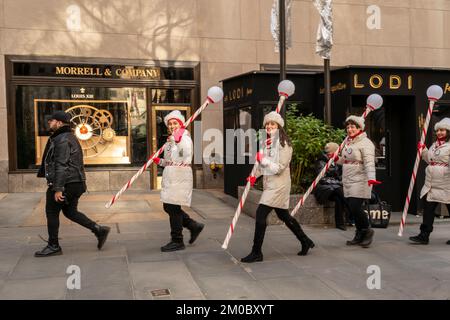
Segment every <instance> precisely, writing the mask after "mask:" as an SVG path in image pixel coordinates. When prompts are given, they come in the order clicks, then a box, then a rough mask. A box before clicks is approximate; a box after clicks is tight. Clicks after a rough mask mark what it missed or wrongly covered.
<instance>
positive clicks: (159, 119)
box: [151, 106, 191, 189]
mask: <svg viewBox="0 0 450 320" xmlns="http://www.w3.org/2000/svg"><path fill="white" fill-rule="evenodd" d="M173 110H180V112H181V113H182V114H183V116H184V117H185V119H186V120H187V119H188V118H189V117H190V116H191V108H190V107H188V106H154V107H153V108H152V152H156V151H158V150H159V148H161V147H162V146H163V145H164V143H166V141H167V138H168V137H169V134H168V132H167V128H166V125H165V124H164V117H165V116H167V115H168V114H169V113H170V112H172V111H173ZM188 129H190V127H189V128H188ZM162 156H163V154H161V157H162ZM163 169H164V168H162V167H159V166H156V165H153V166H152V169H151V174H152V189H161V179H162V172H163Z"/></svg>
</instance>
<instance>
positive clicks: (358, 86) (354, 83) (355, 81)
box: [353, 74, 364, 89]
mask: <svg viewBox="0 0 450 320" xmlns="http://www.w3.org/2000/svg"><path fill="white" fill-rule="evenodd" d="M353 86H354V87H355V88H356V89H362V88H364V85H363V84H362V83H358V74H355V75H354V76H353Z"/></svg>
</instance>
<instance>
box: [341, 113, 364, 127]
mask: <svg viewBox="0 0 450 320" xmlns="http://www.w3.org/2000/svg"><path fill="white" fill-rule="evenodd" d="M350 120H351V121H353V122H355V123H357V124H358V126H359V127H360V129H361V130H364V127H365V125H364V122H365V121H364V118H363V117H358V116H353V115H352V116H349V117H348V118H347V119H345V122H347V121H350Z"/></svg>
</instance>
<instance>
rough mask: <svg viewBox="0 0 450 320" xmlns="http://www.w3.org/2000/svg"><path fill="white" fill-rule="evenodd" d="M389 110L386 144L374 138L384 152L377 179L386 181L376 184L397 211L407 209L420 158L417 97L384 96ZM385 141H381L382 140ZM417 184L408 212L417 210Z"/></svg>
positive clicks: (385, 109)
mask: <svg viewBox="0 0 450 320" xmlns="http://www.w3.org/2000/svg"><path fill="white" fill-rule="evenodd" d="M383 99H384V103H383V108H384V113H385V134H384V141H385V144H384V145H383V144H382V143H381V144H380V143H379V142H378V141H374V143H375V144H376V143H377V142H378V145H377V147H378V148H379V149H380V150H381V154H383V149H384V154H385V158H384V162H385V163H384V165H385V168H384V169H382V168H379V169H378V170H377V179H378V180H380V181H382V182H383V184H382V185H380V186H377V187H376V191H377V192H378V194H379V195H380V197H381V198H382V199H384V200H386V201H388V202H389V204H390V205H391V206H392V210H393V211H403V207H404V205H405V199H406V195H407V192H408V187H409V182H410V179H411V174H412V169H413V166H414V161H415V159H416V151H417V149H416V146H417V141H416V140H417V139H416V125H417V124H416V114H415V105H414V97H411V96H385V97H383ZM380 142H381V141H380ZM421 187H422V186H419V185H416V186H415V188H414V191H413V194H412V196H411V200H412V201H411V203H410V206H409V210H408V212H410V213H416V212H417V192H418V190H419V191H420V188H421Z"/></svg>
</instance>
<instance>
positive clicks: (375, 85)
mask: <svg viewBox="0 0 450 320" xmlns="http://www.w3.org/2000/svg"><path fill="white" fill-rule="evenodd" d="M375 79H376V80H377V83H375ZM369 83H370V86H371V87H372V88H374V89H379V88H381V86H382V85H383V78H382V77H381V76H380V75H379V74H374V75H373V76H371V77H370V78H369Z"/></svg>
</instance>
